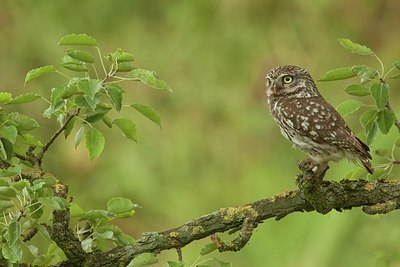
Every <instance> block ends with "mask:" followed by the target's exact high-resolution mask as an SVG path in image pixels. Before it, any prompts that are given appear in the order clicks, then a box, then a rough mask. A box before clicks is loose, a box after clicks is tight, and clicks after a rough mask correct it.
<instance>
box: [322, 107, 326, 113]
mask: <svg viewBox="0 0 400 267" xmlns="http://www.w3.org/2000/svg"><path fill="white" fill-rule="evenodd" d="M322 109H323V107H322ZM325 114H326V113H325V111H321V115H325Z"/></svg>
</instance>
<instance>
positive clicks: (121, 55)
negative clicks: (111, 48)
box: [107, 48, 134, 63]
mask: <svg viewBox="0 0 400 267" xmlns="http://www.w3.org/2000/svg"><path fill="white" fill-rule="evenodd" d="M107 59H108V60H109V61H111V62H112V63H114V62H117V63H121V62H132V61H133V60H134V57H133V54H131V53H127V52H125V51H124V50H122V49H120V48H118V49H117V51H116V52H114V53H110V54H108V56H107Z"/></svg>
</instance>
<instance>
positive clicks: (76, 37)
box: [58, 33, 97, 46]
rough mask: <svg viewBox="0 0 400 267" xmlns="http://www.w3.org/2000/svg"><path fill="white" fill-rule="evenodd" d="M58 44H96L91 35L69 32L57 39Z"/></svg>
mask: <svg viewBox="0 0 400 267" xmlns="http://www.w3.org/2000/svg"><path fill="white" fill-rule="evenodd" d="M58 45H86V46H97V41H96V39H95V38H93V37H92V36H89V35H87V34H84V33H83V34H75V33H73V34H69V35H66V36H64V37H62V38H61V39H60V40H59V41H58Z"/></svg>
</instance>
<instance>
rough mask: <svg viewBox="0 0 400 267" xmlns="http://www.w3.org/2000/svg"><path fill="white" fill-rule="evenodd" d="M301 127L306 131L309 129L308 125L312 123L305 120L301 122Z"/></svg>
mask: <svg viewBox="0 0 400 267" xmlns="http://www.w3.org/2000/svg"><path fill="white" fill-rule="evenodd" d="M300 125H301V127H302V128H303V130H304V131H307V130H308V126H310V123H308V122H307V121H303V122H302V123H301V124H300Z"/></svg>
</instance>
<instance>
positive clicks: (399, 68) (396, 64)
mask: <svg viewBox="0 0 400 267" xmlns="http://www.w3.org/2000/svg"><path fill="white" fill-rule="evenodd" d="M393 67H395V68H396V69H398V70H400V60H399V61H396V62H394V63H393Z"/></svg>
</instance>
